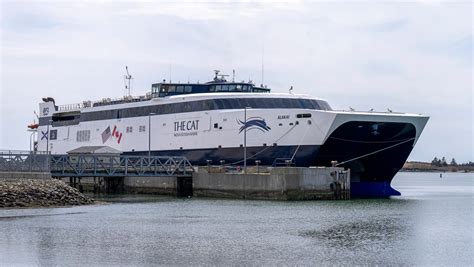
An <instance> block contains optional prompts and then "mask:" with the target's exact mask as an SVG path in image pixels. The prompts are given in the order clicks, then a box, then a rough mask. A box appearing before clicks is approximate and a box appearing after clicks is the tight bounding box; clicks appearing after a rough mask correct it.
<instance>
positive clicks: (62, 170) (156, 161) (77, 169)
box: [50, 154, 194, 178]
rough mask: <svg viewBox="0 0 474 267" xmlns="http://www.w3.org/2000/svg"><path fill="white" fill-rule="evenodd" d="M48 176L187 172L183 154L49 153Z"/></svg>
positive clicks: (175, 174) (178, 173) (142, 174)
mask: <svg viewBox="0 0 474 267" xmlns="http://www.w3.org/2000/svg"><path fill="white" fill-rule="evenodd" d="M50 170H51V176H52V177H57V178H61V177H130V176H143V177H153V176H190V175H192V173H193V172H194V168H193V166H192V165H191V163H190V162H189V161H188V160H187V159H186V158H185V157H167V156H135V155H95V154H83V155H51V158H50Z"/></svg>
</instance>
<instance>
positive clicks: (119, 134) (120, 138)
mask: <svg viewBox="0 0 474 267" xmlns="http://www.w3.org/2000/svg"><path fill="white" fill-rule="evenodd" d="M112 136H113V137H115V138H116V139H117V143H118V144H120V140H122V133H121V132H119V131H118V130H117V125H114V130H113V131H112Z"/></svg>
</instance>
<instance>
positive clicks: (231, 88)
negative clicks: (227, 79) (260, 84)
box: [209, 84, 252, 92]
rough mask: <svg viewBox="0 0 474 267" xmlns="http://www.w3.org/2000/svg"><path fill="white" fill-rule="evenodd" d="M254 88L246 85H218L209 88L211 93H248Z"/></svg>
mask: <svg viewBox="0 0 474 267" xmlns="http://www.w3.org/2000/svg"><path fill="white" fill-rule="evenodd" d="M251 89H252V87H251V86H250V85H246V84H222V85H221V84H218V85H212V86H211V87H210V88H209V91H210V92H248V91H251Z"/></svg>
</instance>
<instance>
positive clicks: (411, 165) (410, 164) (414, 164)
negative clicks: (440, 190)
mask: <svg viewBox="0 0 474 267" xmlns="http://www.w3.org/2000/svg"><path fill="white" fill-rule="evenodd" d="M400 171H405V172H474V167H472V166H463V165H455V166H454V165H448V166H434V165H432V164H431V163H429V162H418V161H407V162H405V164H404V165H403V167H402V169H401V170H400Z"/></svg>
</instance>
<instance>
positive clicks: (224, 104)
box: [39, 98, 331, 126]
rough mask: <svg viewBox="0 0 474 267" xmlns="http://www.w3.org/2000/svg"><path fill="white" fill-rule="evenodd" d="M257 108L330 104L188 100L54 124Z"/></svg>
mask: <svg viewBox="0 0 474 267" xmlns="http://www.w3.org/2000/svg"><path fill="white" fill-rule="evenodd" d="M245 107H249V108H260V109H272V108H289V109H315V110H331V108H330V107H329V105H328V104H327V103H326V102H325V101H322V100H313V99H292V98H233V99H230V98H219V99H206V100H199V101H189V102H181V103H173V104H161V105H150V106H142V107H134V108H124V109H111V110H103V111H94V112H83V113H81V115H80V117H77V119H75V120H72V121H67V122H66V121H58V122H53V126H63V125H71V124H77V123H79V122H84V121H97V120H110V119H122V118H131V117H142V116H148V115H149V114H150V113H154V114H156V115H165V114H174V113H187V112H195V111H205V110H219V109H244V108H245ZM50 118H51V117H47V118H40V121H39V122H40V125H46V124H48V121H49V120H50Z"/></svg>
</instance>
